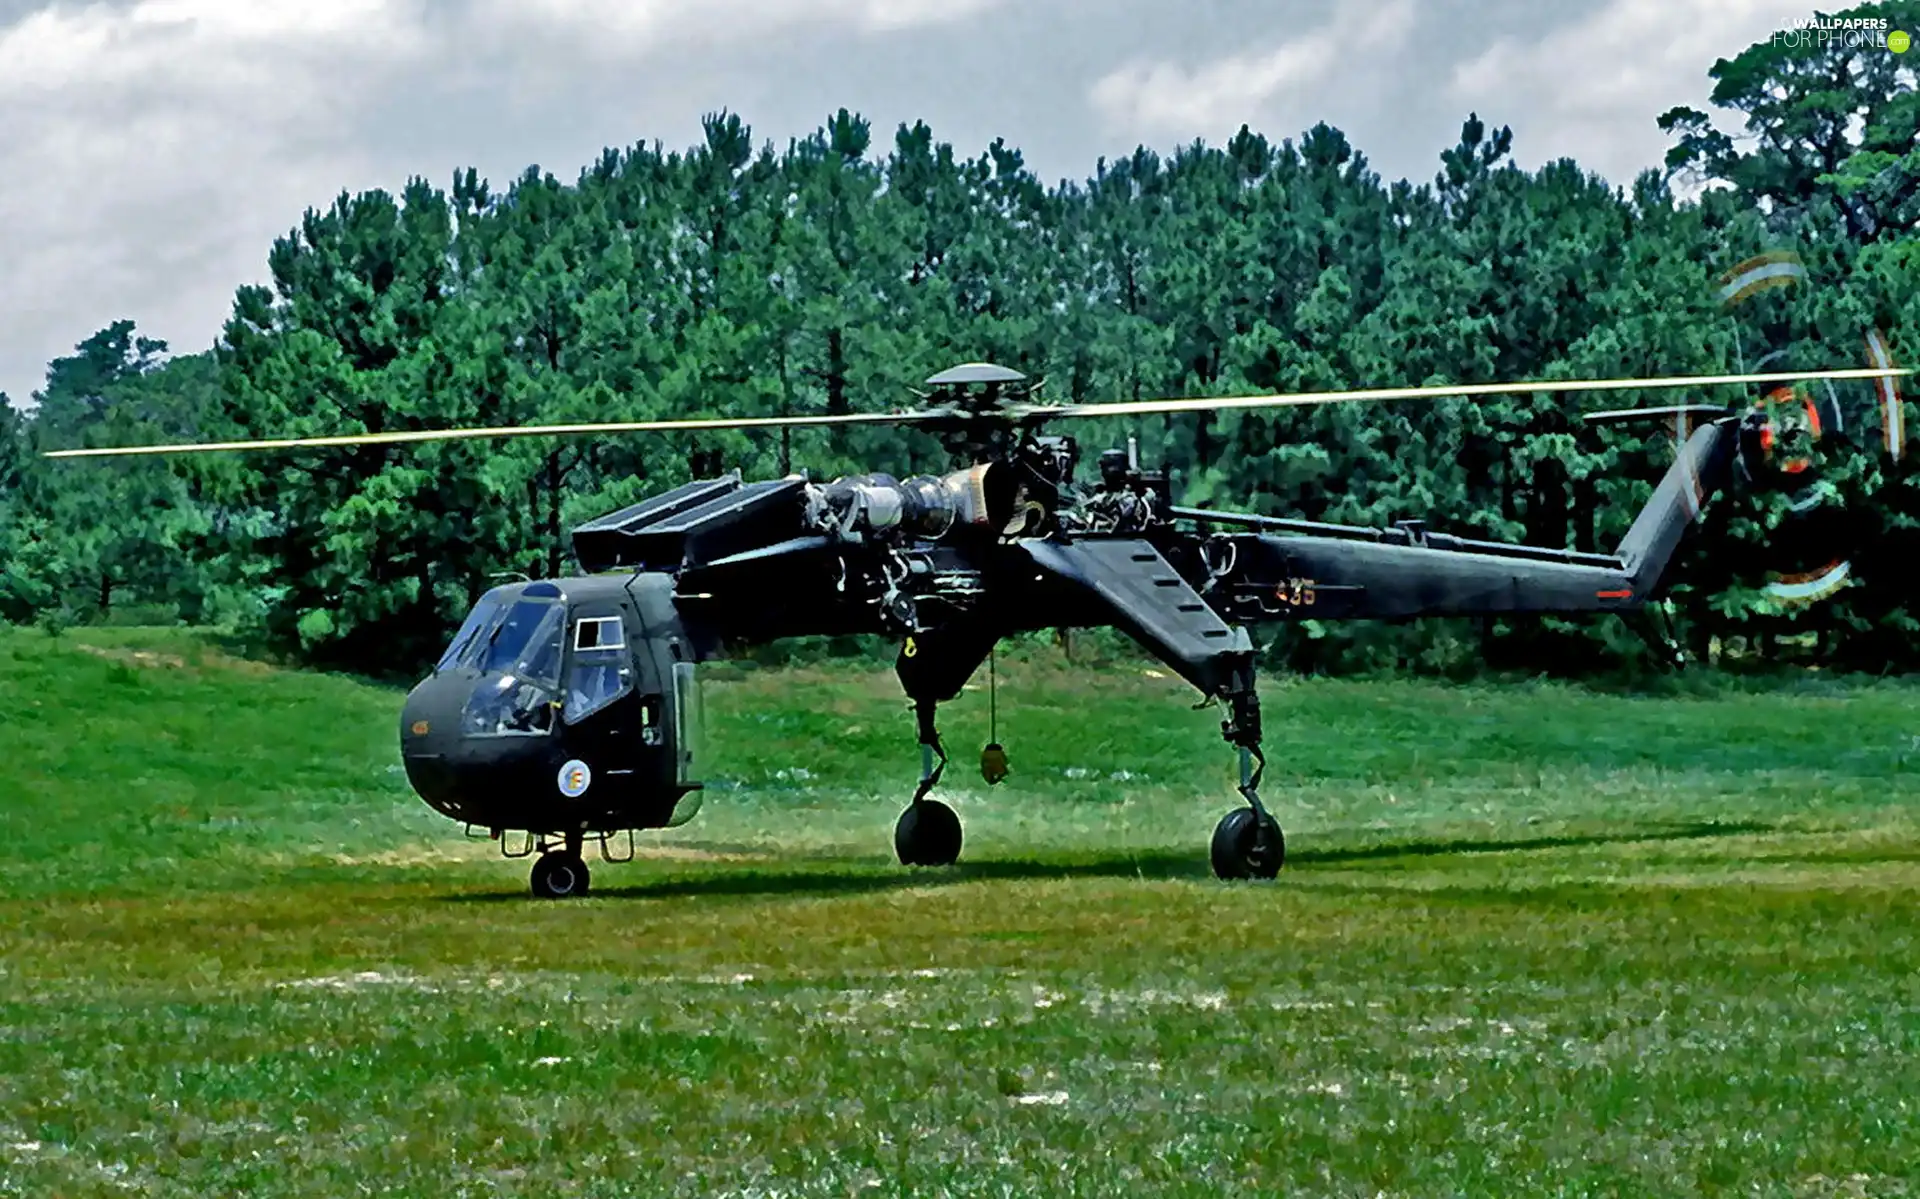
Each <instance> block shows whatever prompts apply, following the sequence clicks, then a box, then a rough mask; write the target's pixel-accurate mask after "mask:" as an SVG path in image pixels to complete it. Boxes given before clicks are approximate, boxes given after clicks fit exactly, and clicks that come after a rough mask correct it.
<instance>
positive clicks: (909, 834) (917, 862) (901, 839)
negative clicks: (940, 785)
mask: <svg viewBox="0 0 1920 1199" xmlns="http://www.w3.org/2000/svg"><path fill="white" fill-rule="evenodd" d="M893 851H894V852H895V853H897V854H899V855H900V864H901V865H902V866H951V865H953V864H954V863H955V862H957V861H959V860H960V818H959V817H958V816H955V815H954V814H953V809H952V808H950V807H948V806H947V805H946V804H943V803H941V802H940V801H939V800H937V799H923V800H921V801H920V802H919V803H911V804H908V805H907V810H906V811H904V812H902V813H900V822H899V823H898V824H896V825H894V826H893Z"/></svg>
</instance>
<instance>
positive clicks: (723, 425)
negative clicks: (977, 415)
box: [43, 412, 947, 458]
mask: <svg viewBox="0 0 1920 1199" xmlns="http://www.w3.org/2000/svg"><path fill="white" fill-rule="evenodd" d="M946 416H947V414H946V413H942V412H848V413H841V414H839V415H835V416H752V417H740V418H733V417H698V418H689V419H686V420H639V421H615V422H605V423H598V424H581V425H497V426H492V427H487V428H473V429H409V430H405V431H402V432H397V433H347V434H342V435H340V436H337V437H281V438H270V439H263V440H259V441H202V442H182V443H179V444H175V445H136V446H119V447H103V448H98V449H85V450H50V451H48V452H47V453H46V454H44V455H43V457H47V458H104V457H107V456H109V455H115V454H207V453H215V452H220V451H231V450H291V449H305V448H308V447H312V446H343V445H394V444H399V443H404V442H420V441H471V440H475V439H479V438H487V437H545V436H555V435H566V434H575V433H672V432H683V431H689V430H699V429H770V428H788V429H792V428H800V427H804V426H818V425H874V424H913V423H917V422H921V421H930V420H939V419H942V418H944V417H946Z"/></svg>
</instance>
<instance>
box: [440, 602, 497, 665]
mask: <svg viewBox="0 0 1920 1199" xmlns="http://www.w3.org/2000/svg"><path fill="white" fill-rule="evenodd" d="M502 607H503V605H502V604H501V603H500V601H499V600H497V599H494V598H493V597H492V596H486V595H483V596H481V597H480V602H479V603H477V604H475V605H474V606H473V611H471V612H469V613H467V618H466V620H464V621H462V622H461V623H460V631H459V632H457V633H455V634H454V635H453V640H452V641H451V642H449V643H448V644H447V652H446V653H444V654H441V655H440V661H439V662H438V663H436V664H435V666H434V668H433V669H434V670H435V671H436V672H438V671H442V670H449V669H452V668H453V667H455V666H457V665H459V664H460V660H461V659H462V658H464V657H466V656H467V655H468V653H469V652H471V651H472V649H473V644H474V642H475V641H476V640H477V639H478V638H480V637H482V636H484V635H485V634H487V633H490V632H492V631H493V626H494V623H495V622H496V621H498V620H499V619H500V609H501V608H502Z"/></svg>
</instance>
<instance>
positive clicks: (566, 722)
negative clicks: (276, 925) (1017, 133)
mask: <svg viewBox="0 0 1920 1199" xmlns="http://www.w3.org/2000/svg"><path fill="white" fill-rule="evenodd" d="M1907 373H1910V372H1908V371H1905V370H1898V369H1894V368H1891V367H1880V368H1874V369H1865V370H1843V371H1824V372H1810V373H1809V372H1795V373H1776V374H1748V375H1722V376H1703V377H1690V378H1666V379H1616V380H1575V381H1554V382H1534V383H1509V384H1492V385H1488V384H1478V385H1461V386H1450V387H1437V388H1436V387H1428V388H1393V389H1378V390H1368V391H1350V392H1341V393H1323V394H1312V395H1291V396H1246V397H1225V398H1218V397H1210V398H1194V399H1173V400H1150V401H1140V402H1131V403H1120V404H1077V405H1043V404H1035V403H1033V402H1032V396H1031V394H1030V389H1029V388H1028V386H1027V381H1026V379H1025V376H1023V375H1021V374H1020V373H1018V372H1016V371H1013V370H1010V369H1007V368H1004V367H1000V366H995V365H992V364H987V363H971V364H967V365H964V366H959V367H955V368H953V369H951V370H948V371H945V372H942V373H941V374H938V375H935V376H934V377H933V378H931V379H929V380H927V384H928V386H929V387H930V388H932V393H931V395H930V396H929V397H928V399H929V402H928V403H927V404H926V405H924V406H923V407H922V408H920V409H918V410H915V411H911V412H904V413H885V414H882V413H855V414H847V415H830V416H803V417H767V418H754V419H741V420H728V419H689V420H665V421H641V422H626V423H610V424H597V425H571V426H540V427H513V428H492V429H457V430H412V431H403V432H394V433H381V434H348V435H342V436H339V437H321V438H305V439H282V440H268V441H244V442H222V443H208V444H199V445H184V446H178V445H177V446H144V447H131V448H116V449H88V450H77V451H66V452H64V454H63V456H82V455H100V454H126V453H184V452H207V451H230V450H265V449H284V450H295V449H308V448H316V447H318V448H324V447H328V446H339V445H353V444H361V443H367V442H410V441H431V440H438V439H444V438H467V437H510V436H564V435H574V434H594V435H606V434H614V433H623V432H673V431H681V430H698V429H712V428H766V427H780V426H821V425H827V426H831V425H844V424H860V423H869V424H871V423H892V424H910V425H914V426H917V427H919V428H922V429H926V430H928V431H930V432H933V433H935V434H938V435H940V436H941V437H943V438H944V439H945V442H946V444H947V446H948V448H949V449H950V450H951V451H953V453H954V454H955V456H956V458H957V462H956V463H955V465H956V469H954V470H952V471H951V472H950V473H946V474H940V475H926V476H919V477H912V478H905V479H900V478H895V477H892V476H889V475H883V474H868V475H858V476H850V477H844V478H838V479H834V480H832V481H831V482H814V481H812V480H810V479H808V478H806V477H803V476H800V475H794V476H789V477H786V478H780V479H767V480H758V481H748V480H745V479H743V478H741V477H740V476H739V475H738V474H731V475H727V476H725V477H722V478H715V479H706V480H700V481H696V482H691V483H687V484H685V485H683V486H680V487H677V488H674V489H673V490H670V491H667V492H665V493H664V494H661V495H657V496H654V497H652V498H650V499H648V500H646V501H644V502H642V503H639V504H636V505H634V506H632V507H629V508H625V509H623V510H621V511H618V512H613V513H609V514H607V515H605V516H602V517H600V518H598V519H596V520H592V521H589V522H587V523H586V524H584V525H582V526H580V527H579V528H577V529H575V530H574V531H573V535H572V540H573V551H574V555H575V557H576V559H577V561H578V564H579V568H580V571H581V573H580V574H578V575H576V576H572V577H567V578H555V579H542V580H535V581H525V582H517V583H513V584H509V585H506V586H501V587H496V588H494V589H493V590H491V591H488V592H487V593H486V594H485V595H483V596H481V597H480V599H479V600H478V602H477V603H476V604H475V606H474V608H473V609H472V611H471V612H470V613H469V614H468V616H467V618H466V620H465V622H464V623H463V624H462V625H461V626H460V628H459V630H458V632H456V633H455V634H454V636H453V639H452V642H451V644H449V645H448V647H447V650H446V653H445V655H444V656H443V657H442V658H441V659H440V661H439V664H438V665H437V666H436V667H435V669H434V671H433V673H432V674H431V675H430V676H429V677H428V678H426V679H424V680H423V681H421V682H420V683H419V685H418V686H416V687H415V688H414V689H413V690H412V692H411V694H409V695H408V696H407V699H406V702H405V705H404V708H403V711H402V714H401V717H400V727H399V733H400V743H401V753H402V757H403V760H404V762H405V764H406V771H407V777H408V778H409V780H410V781H411V783H412V785H413V787H414V789H415V790H416V791H417V792H418V793H419V794H420V796H421V797H422V798H423V799H424V800H425V801H426V802H427V803H428V804H430V805H432V806H433V807H434V808H435V809H436V810H437V811H439V812H441V813H444V814H445V815H447V816H448V817H451V818H452V819H454V820H458V821H463V822H465V823H466V824H467V825H469V826H470V827H471V828H474V829H480V830H487V831H488V832H489V833H490V834H491V835H492V836H494V837H496V838H498V839H499V840H500V841H501V843H502V846H503V848H504V847H506V846H508V845H509V844H518V845H521V846H523V847H524V848H523V849H522V850H521V852H523V853H526V854H529V855H530V854H532V853H533V852H535V851H536V850H537V851H538V852H539V857H538V859H537V860H536V862H535V863H534V866H533V876H532V888H533V892H534V894H536V895H539V896H547V897H559V896H566V895H579V894H584V893H585V892H586V890H587V887H588V882H589V878H588V869H587V865H586V862H585V858H584V856H583V850H584V848H585V847H586V846H587V845H588V844H589V843H591V842H598V844H599V845H600V848H601V853H602V855H603V856H606V855H607V847H608V844H609V837H610V836H611V835H612V834H614V833H619V832H625V833H628V834H629V838H630V837H631V833H632V831H633V830H636V829H652V828H662V827H667V826H672V825H677V824H680V823H683V822H685V821H686V820H687V819H689V818H691V817H692V815H693V814H694V812H695V811H696V810H697V809H698V807H699V804H700V800H701V788H702V783H701V776H702V773H703V769H704V767H705V763H704V761H703V758H702V755H701V754H700V753H699V751H698V749H697V746H698V743H699V728H700V723H701V720H700V706H699V698H698V694H699V693H698V689H697V687H696V672H697V670H698V666H699V664H700V663H701V662H704V661H708V660H711V659H714V658H716V657H720V656H723V655H724V654H725V653H726V652H727V651H728V650H729V648H731V647H738V646H741V645H746V644H752V643H756V642H766V641H770V640H773V639H777V638H783V637H793V636H802V635H817V634H846V633H871V634H884V635H888V636H892V637H896V638H898V639H899V641H900V643H901V649H900V652H899V657H898V659H897V664H896V668H897V672H898V675H899V678H900V682H901V684H902V685H903V687H904V688H905V690H906V694H907V695H908V696H909V697H910V698H911V700H912V701H913V705H914V708H915V711H916V713H917V717H918V736H919V744H920V750H921V765H920V778H919V783H918V786H916V787H915V788H914V789H913V792H912V797H911V799H910V800H909V801H908V803H907V805H906V808H905V810H904V811H903V812H902V813H901V815H900V818H899V821H898V823H897V825H896V826H895V829H894V845H895V849H896V851H897V853H898V856H899V858H900V861H901V862H902V863H905V864H908V865H917V866H942V865H948V864H951V863H953V862H954V861H956V860H957V859H958V857H959V854H960V845H961V829H960V822H959V819H958V818H957V817H956V815H955V814H954V812H953V810H952V809H951V808H950V807H948V806H947V805H946V804H943V803H941V802H940V801H939V800H937V799H935V798H933V797H932V794H931V793H932V792H933V790H934V788H935V786H936V785H937V784H938V783H939V781H940V778H941V772H942V770H943V769H944V767H945V765H946V762H947V755H946V751H945V749H944V747H943V746H942V744H941V738H940V733H939V729H938V722H937V719H936V716H937V711H938V707H939V705H940V704H942V703H944V702H947V701H949V700H952V699H953V698H955V697H956V696H957V695H958V694H959V693H960V690H961V688H962V686H963V685H964V684H965V683H966V682H967V680H968V679H969V678H970V677H971V676H972V675H973V673H974V672H975V671H976V670H977V669H978V668H979V666H980V665H981V664H982V663H983V662H984V661H985V660H986V658H987V655H988V654H989V652H990V651H991V650H992V649H993V647H994V645H995V644H996V643H997V642H998V641H999V640H1000V639H1001V638H1004V637H1006V636H1008V635H1009V634H1014V633H1019V632H1022V631H1027V630H1036V629H1047V628H1065V627H1095V626H1107V627H1113V628H1117V629H1120V630H1123V631H1125V632H1126V633H1128V634H1130V635H1131V636H1132V637H1133V638H1134V639H1135V640H1137V641H1138V642H1139V643H1140V644H1141V645H1142V646H1143V647H1145V648H1146V649H1147V650H1148V651H1150V652H1151V653H1152V654H1154V655H1155V656H1156V657H1158V658H1159V659H1160V660H1161V661H1163V662H1164V663H1166V664H1167V666H1168V667H1169V668H1171V669H1172V670H1174V671H1176V672H1178V674H1179V675H1180V677H1181V678H1183V679H1185V680H1186V681H1187V682H1188V683H1190V684H1191V685H1192V686H1193V687H1194V688H1195V689H1196V690H1197V691H1199V692H1200V694H1201V696H1202V697H1203V702H1217V703H1218V704H1219V705H1221V706H1222V708H1223V711H1224V717H1225V718H1224V719H1223V720H1222V721H1221V726H1220V727H1221V733H1222V736H1223V737H1224V739H1225V740H1226V742H1227V744H1228V745H1229V746H1231V747H1232V748H1233V749H1234V750H1235V751H1236V752H1237V753H1238V755H1239V760H1240V785H1239V792H1240V795H1241V797H1242V798H1243V800H1244V801H1245V802H1244V805H1242V806H1239V807H1237V808H1235V809H1233V810H1231V811H1229V812H1228V813H1227V814H1226V815H1225V816H1224V817H1223V818H1222V819H1221V820H1220V822H1219V824H1218V825H1217V827H1216V828H1215V830H1214V833H1213V838H1212V845H1211V857H1212V864H1213V869H1214V872H1215V873H1216V874H1217V875H1219V876H1220V877H1222V878H1272V877H1274V876H1275V875H1276V874H1277V873H1278V871H1279V870H1280V868H1281V865H1282V863H1283V862H1284V860H1285V855H1286V845H1285V838H1284V836H1283V835H1282V832H1281V828H1280V824H1279V822H1278V821H1277V820H1276V819H1275V817H1274V816H1273V814H1272V813H1271V812H1270V811H1269V809H1268V807H1267V806H1266V805H1265V804H1264V803H1263V802H1262V801H1261V798H1260V781H1261V774H1262V770H1263V768H1264V765H1265V759H1264V757H1263V756H1262V754H1261V749H1260V743H1261V727H1260V702H1259V697H1258V695H1257V694H1256V692H1255V687H1254V662H1255V653H1254V645H1253V642H1252V640H1251V638H1250V636H1249V634H1248V631H1247V630H1248V626H1251V625H1256V624H1259V623H1261V622H1266V621H1290V620H1297V619H1302V618H1306V617H1312V618H1314V619H1318V620H1341V619H1404V618H1409V617H1417V616H1458V615H1470V614H1494V613H1519V612H1568V613H1574V612H1626V611H1631V610H1635V609H1639V608H1641V607H1643V606H1644V605H1645V604H1646V603H1647V601H1648V600H1649V598H1650V597H1652V596H1653V595H1654V593H1655V591H1656V589H1657V588H1658V587H1659V585H1660V584H1661V582H1662V578H1663V575H1664V573H1665V571H1666V568H1667V565H1668V563H1669V561H1670V560H1671V558H1672V556H1673V553H1674V550H1675V547H1676V545H1677V544H1678V543H1679V541H1680V539H1681V537H1682V535H1683V534H1684V532H1685V531H1686V529H1687V527H1688V526H1689V524H1690V523H1692V521H1693V520H1694V518H1695V517H1696V516H1697V515H1698V514H1699V512H1700V510H1701V506H1702V504H1703V503H1705V502H1706V501H1707V499H1708V498H1709V497H1710V496H1712V495H1713V494H1714V493H1716V492H1718V491H1720V490H1722V489H1723V488H1725V487H1727V486H1728V485H1729V484H1730V483H1732V482H1733V481H1734V480H1735V479H1736V478H1739V479H1743V480H1746V481H1748V482H1750V483H1753V484H1755V485H1760V486H1766V485H1769V483H1770V481H1773V482H1777V481H1778V476H1780V474H1781V471H1780V465H1779V455H1780V448H1781V444H1782V442H1781V432H1782V431H1781V429H1780V427H1779V425H1778V411H1779V409H1778V406H1777V405H1776V406H1774V407H1768V406H1766V405H1764V404H1761V405H1749V404H1746V403H1740V404H1732V405H1707V404H1683V405H1677V406H1674V407H1667V408H1636V409H1627V410H1622V411H1616V412H1603V413H1595V414H1592V415H1590V416H1589V418H1588V419H1590V420H1596V421H1622V420H1638V419H1644V418H1650V417H1652V418H1663V419H1664V418H1677V419H1680V420H1684V421H1687V422H1688V423H1689V425H1690V426H1693V427H1690V429H1689V431H1688V432H1687V435H1686V436H1685V437H1684V438H1683V439H1682V440H1680V442H1679V444H1678V448H1677V453H1676V456H1675V459H1674V461H1673V464H1672V466H1671V467H1670V468H1669V469H1668V470H1667V472H1666V474H1665V477H1664V478H1662V479H1661V480H1660V481H1659V483H1658V484H1657V485H1656V486H1655V488H1654V490H1653V494H1652V496H1651V498H1650V499H1649V500H1648V501H1647V503H1646V506H1645V507H1644V508H1643V509H1642V510H1641V511H1640V513H1639V514H1638V517H1637V518H1636V519H1635V520H1634V522H1633V524H1632V526H1631V528H1630V529H1629V530H1628V532H1627V534H1626V536H1625V537H1624V538H1623V539H1622V540H1621V542H1620V544H1619V546H1618V547H1617V548H1616V550H1615V552H1613V553H1611V554H1593V553H1577V552H1573V551H1570V550H1565V549H1555V548H1548V547H1536V546H1526V545H1510V544H1503V543H1495V542H1489V541H1480V540H1471V539H1467V538H1463V537H1457V536H1452V535H1448V534H1445V533H1441V532H1436V531H1432V530H1429V529H1428V528H1427V527H1426V525H1425V523H1423V522H1421V521H1412V520H1410V521H1403V522H1400V523H1399V524H1396V525H1395V526H1393V527H1391V528H1361V527H1352V526H1344V525H1335V524H1325V523H1317V522H1313V521H1304V520H1290V519H1283V518H1276V517H1268V516H1257V515H1248V514H1240V513H1233V512H1225V511H1217V510H1212V509H1197V508H1185V507H1180V506H1177V505H1176V504H1175V503H1174V497H1173V495H1172V490H1171V487H1170V485H1169V482H1168V479H1167V477H1166V475H1165V474H1164V473H1163V472H1150V471H1147V470H1143V469H1142V468H1141V466H1140V464H1139V462H1138V461H1137V456H1136V454H1135V453H1134V452H1133V451H1132V449H1131V446H1130V448H1128V449H1112V450H1107V451H1105V452H1103V453H1102V454H1101V455H1100V456H1099V460H1098V478H1097V479H1095V480H1090V481H1088V482H1085V483H1082V482H1080V481H1079V480H1078V479H1077V478H1076V466H1077V464H1078V460H1079V449H1078V447H1077V446H1076V444H1075V443H1074V441H1073V439H1072V438H1070V437H1067V436H1062V435H1048V434H1045V433H1043V432H1042V430H1043V428H1044V427H1045V426H1047V425H1048V424H1050V423H1053V422H1057V421H1062V420H1068V419H1073V418H1084V417H1116V416H1135V415H1143V414H1150V413H1178V412H1192V411H1201V410H1209V409H1213V410H1218V409H1226V408H1269V407H1279V406H1289V405H1313V404H1328V403H1343V402H1351V401H1365V400H1391V399H1403V398H1407V399H1410V398H1419V397H1431V396H1446V395H1453V396H1465V395H1483V394H1489V393H1500V392H1507V393H1530V392H1531V393H1537V392H1594V391H1609V390H1612V391H1644V390H1652V389H1662V388H1698V389H1706V388H1715V387H1732V388H1743V387H1750V386H1754V385H1761V384H1770V385H1774V386H1775V387H1776V388H1777V387H1778V386H1780V385H1789V386H1791V385H1795V384H1803V383H1805V382H1806V381H1808V380H1813V379H1823V378H1824V379H1849V378H1850V379H1868V378H1890V377H1891V376H1894V375H1904V374H1907ZM1749 394H1752V393H1749ZM1798 465H1799V464H1797V463H1796V469H1797V467H1798ZM1802 482H1804V478H1799V479H1796V480H1795V484H1796V485H1798V484H1800V483H1802ZM981 765H982V770H983V773H984V774H985V777H986V778H987V780H988V781H989V782H998V781H999V780H1000V778H1001V777H1003V776H1004V775H1005V772H1006V764H1005V757H1004V753H1003V751H1001V750H1000V747H998V746H989V747H987V751H986V752H985V754H983V757H982V763H981ZM509 832H512V833H524V837H510V836H509V835H508V833H509ZM510 852H511V851H510Z"/></svg>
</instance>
